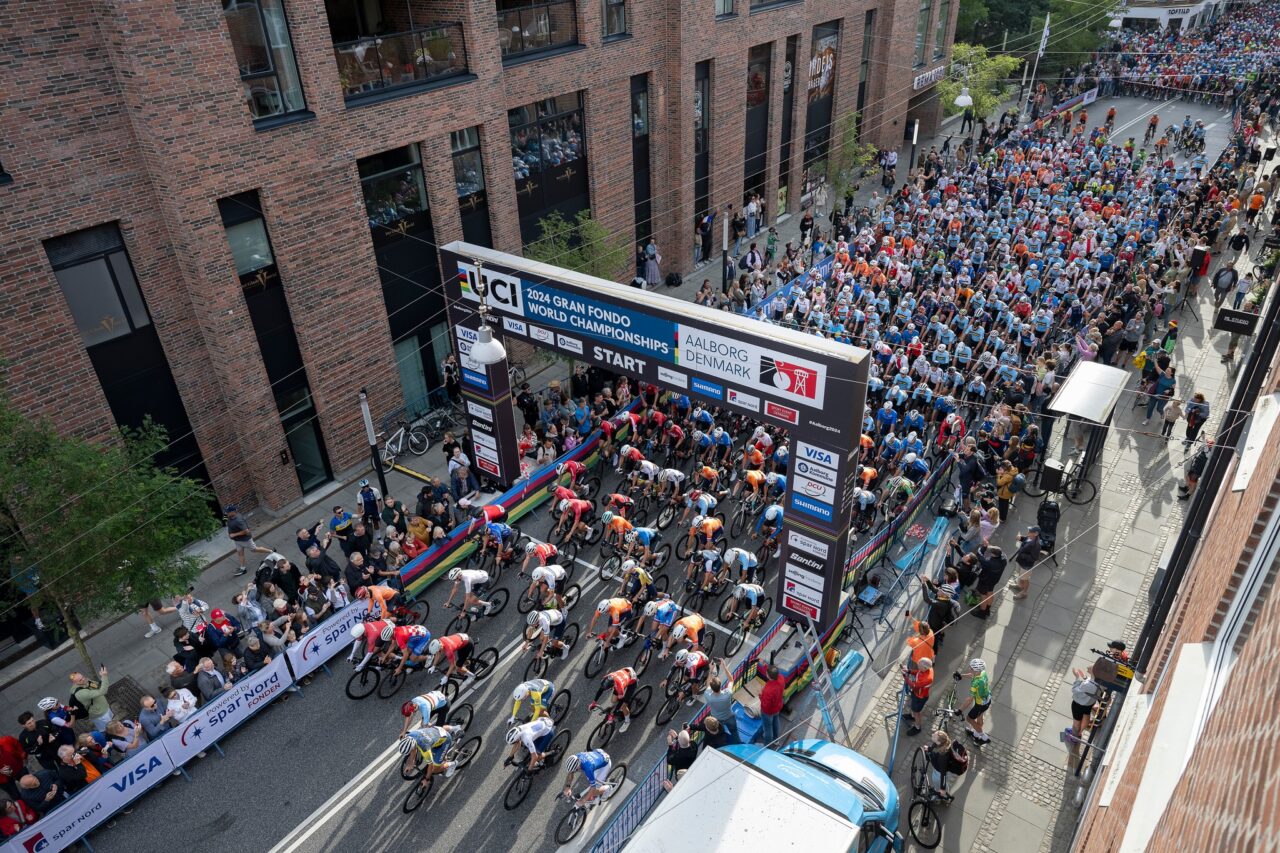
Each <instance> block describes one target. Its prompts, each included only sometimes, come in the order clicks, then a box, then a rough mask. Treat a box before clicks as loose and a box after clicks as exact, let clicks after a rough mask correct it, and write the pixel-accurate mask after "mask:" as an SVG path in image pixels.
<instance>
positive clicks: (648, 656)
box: [632, 644, 653, 678]
mask: <svg viewBox="0 0 1280 853" xmlns="http://www.w3.org/2000/svg"><path fill="white" fill-rule="evenodd" d="M651 660H653V646H651V645H648V644H646V645H645V647H644V648H642V649H641V650H640V654H638V655H636V662H635V664H634V665H633V667H632V668H633V669H634V670H635V671H636V677H637V678H639V677H640V676H642V675H644V671H645V670H646V669H648V668H649V662H650V661H651Z"/></svg>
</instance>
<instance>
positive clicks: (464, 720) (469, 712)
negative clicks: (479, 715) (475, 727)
mask: <svg viewBox="0 0 1280 853" xmlns="http://www.w3.org/2000/svg"><path fill="white" fill-rule="evenodd" d="M475 715H476V709H475V708H473V707H471V703H470V702H463V703H462V704H461V705H459V706H458V707H457V708H454V709H453V710H452V711H450V712H449V715H448V716H447V717H445V722H446V723H448V724H449V725H451V726H462V727H463V728H464V729H465V728H468V727H470V725H471V720H472V719H473V718H474V717H475Z"/></svg>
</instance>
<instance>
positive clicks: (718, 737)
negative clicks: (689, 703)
mask: <svg viewBox="0 0 1280 853" xmlns="http://www.w3.org/2000/svg"><path fill="white" fill-rule="evenodd" d="M689 733H690V734H691V735H692V734H701V735H702V743H701V744H700V747H701V748H707V749H719V748H720V747H722V746H729V745H730V744H735V743H737V742H738V739H737V737H735V736H734V735H731V734H729V730H728V727H727V726H725V725H724V724H723V723H721V722H720V718H719V717H717V716H715V715H714V714H708V715H707V716H705V717H703V718H702V722H700V723H694V724H693V725H691V726H689Z"/></svg>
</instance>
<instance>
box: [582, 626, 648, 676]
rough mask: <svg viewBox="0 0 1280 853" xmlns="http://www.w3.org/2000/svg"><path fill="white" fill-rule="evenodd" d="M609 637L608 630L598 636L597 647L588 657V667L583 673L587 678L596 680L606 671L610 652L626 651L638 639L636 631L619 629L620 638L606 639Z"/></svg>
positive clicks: (596, 639)
mask: <svg viewBox="0 0 1280 853" xmlns="http://www.w3.org/2000/svg"><path fill="white" fill-rule="evenodd" d="M608 635H609V631H608V630H607V629H606V630H605V631H602V632H601V633H600V634H598V635H596V638H595V646H596V647H595V648H594V649H592V650H591V654H590V655H588V656H587V663H586V666H584V667H583V672H584V673H586V676H587V678H595V677H596V676H597V675H599V674H600V673H601V672H603V671H604V665H605V663H606V662H607V661H608V659H609V652H610V651H620V650H621V649H625V648H626V647H628V646H630V645H631V644H632V643H634V642H635V641H636V639H637V635H636V633H635V632H634V631H629V630H627V629H626V628H619V629H618V636H617V637H616V638H615V639H613V640H607V639H605V638H606V637H608Z"/></svg>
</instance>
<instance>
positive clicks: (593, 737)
mask: <svg viewBox="0 0 1280 853" xmlns="http://www.w3.org/2000/svg"><path fill="white" fill-rule="evenodd" d="M652 696H653V688H652V687H650V686H649V685H647V684H646V685H645V686H644V687H641V688H640V689H639V690H637V691H636V695H635V696H633V697H632V698H631V701H630V702H628V703H627V708H628V709H629V710H630V711H631V714H630V716H629V717H628V719H630V720H638V719H640V715H641V714H643V713H644V709H645V708H647V707H648V706H649V699H650V698H651V697H652ZM591 713H596V714H603V715H604V719H603V720H601V721H600V722H599V723H598V724H596V727H595V728H594V729H592V730H591V734H590V735H588V736H587V749H604V748H605V747H606V746H608V745H609V741H611V740H612V739H613V736H614V734H615V733H616V732H617V730H618V722H617V718H616V717H615V716H614V714H615V712H614V711H613V710H605V709H604V708H601V707H599V706H598V705H597V706H596V707H595V708H593V709H591Z"/></svg>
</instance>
